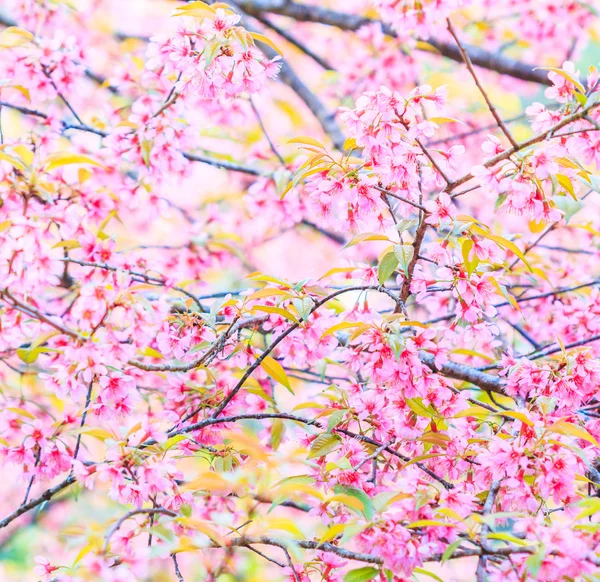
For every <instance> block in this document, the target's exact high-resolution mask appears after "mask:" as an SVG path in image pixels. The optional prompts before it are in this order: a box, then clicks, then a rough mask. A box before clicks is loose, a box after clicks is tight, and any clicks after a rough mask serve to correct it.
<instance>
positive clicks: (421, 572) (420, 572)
mask: <svg viewBox="0 0 600 582" xmlns="http://www.w3.org/2000/svg"><path fill="white" fill-rule="evenodd" d="M413 572H414V573H415V574H423V576H429V577H430V578H433V579H434V580H437V581H438V582H444V581H443V580H442V579H441V578H440V577H439V576H438V575H437V574H434V573H433V572H430V571H429V570H425V569H423V568H415V569H414V570H413Z"/></svg>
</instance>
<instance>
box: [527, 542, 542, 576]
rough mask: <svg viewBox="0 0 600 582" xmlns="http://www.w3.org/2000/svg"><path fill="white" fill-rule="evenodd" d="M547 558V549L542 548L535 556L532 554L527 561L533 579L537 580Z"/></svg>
mask: <svg viewBox="0 0 600 582" xmlns="http://www.w3.org/2000/svg"><path fill="white" fill-rule="evenodd" d="M545 557H546V549H545V548H543V547H542V548H540V550H539V551H537V552H536V553H535V554H531V556H529V557H528V558H527V560H525V564H526V565H527V570H528V572H529V573H530V574H531V575H532V576H533V578H535V579H537V575H538V573H539V571H540V568H541V567H542V564H543V562H544V558H545Z"/></svg>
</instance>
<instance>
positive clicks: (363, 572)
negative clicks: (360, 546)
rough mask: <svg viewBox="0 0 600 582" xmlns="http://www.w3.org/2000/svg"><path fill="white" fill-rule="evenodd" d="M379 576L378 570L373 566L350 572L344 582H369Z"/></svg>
mask: <svg viewBox="0 0 600 582" xmlns="http://www.w3.org/2000/svg"><path fill="white" fill-rule="evenodd" d="M378 574H379V570H378V569H377V568H373V566H364V567H363V568H357V569H356V570H350V572H348V573H347V574H346V575H345V576H344V582H368V581H369V580H373V578H375V576H377V575H378Z"/></svg>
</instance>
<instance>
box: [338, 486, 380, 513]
mask: <svg viewBox="0 0 600 582" xmlns="http://www.w3.org/2000/svg"><path fill="white" fill-rule="evenodd" d="M333 490H334V491H335V492H336V493H344V494H346V495H350V496H351V497H356V499H358V500H359V501H361V502H362V504H363V514H364V516H365V517H366V518H367V519H368V520H369V521H371V520H372V519H373V514H374V513H375V508H374V507H373V500H372V499H371V498H370V497H369V496H368V495H367V494H366V493H365V492H364V491H363V490H362V489H355V488H354V487H346V486H345V485H336V486H335V487H334V488H333Z"/></svg>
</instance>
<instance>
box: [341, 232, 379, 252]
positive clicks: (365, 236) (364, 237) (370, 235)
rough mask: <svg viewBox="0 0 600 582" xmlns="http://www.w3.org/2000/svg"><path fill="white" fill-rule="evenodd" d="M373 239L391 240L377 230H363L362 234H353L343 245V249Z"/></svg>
mask: <svg viewBox="0 0 600 582" xmlns="http://www.w3.org/2000/svg"><path fill="white" fill-rule="evenodd" d="M373 240H385V241H387V242H391V241H390V239H389V238H388V237H387V236H385V235H384V234H378V233H376V232H363V233H362V234H357V235H356V236H353V237H352V238H351V239H350V240H349V241H348V242H347V243H346V244H345V245H344V246H343V247H342V250H343V249H347V248H348V247H353V246H354V245H357V244H358V243H361V242H365V241H373Z"/></svg>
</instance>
